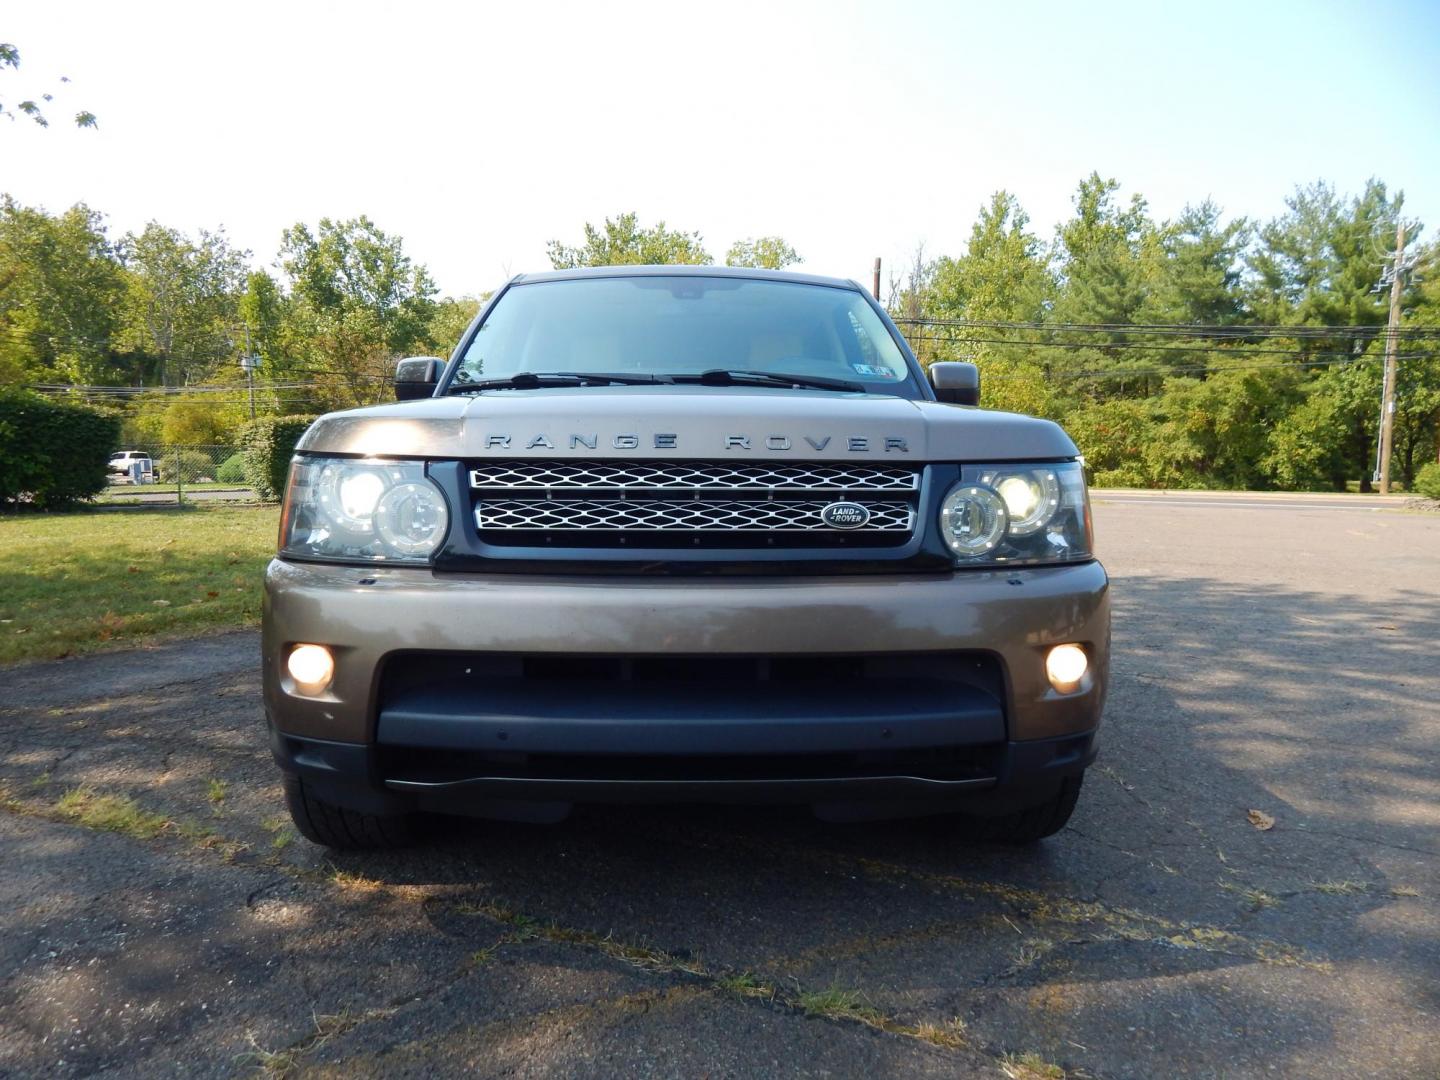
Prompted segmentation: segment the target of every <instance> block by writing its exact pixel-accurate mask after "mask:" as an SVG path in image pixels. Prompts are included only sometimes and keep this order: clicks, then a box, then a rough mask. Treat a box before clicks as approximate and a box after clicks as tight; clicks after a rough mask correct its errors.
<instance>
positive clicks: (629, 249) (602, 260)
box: [545, 211, 715, 270]
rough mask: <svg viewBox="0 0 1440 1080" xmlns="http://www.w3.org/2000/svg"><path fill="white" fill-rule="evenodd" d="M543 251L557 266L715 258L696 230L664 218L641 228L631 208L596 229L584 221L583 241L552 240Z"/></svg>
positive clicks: (706, 261)
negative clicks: (682, 228) (667, 222)
mask: <svg viewBox="0 0 1440 1080" xmlns="http://www.w3.org/2000/svg"><path fill="white" fill-rule="evenodd" d="M545 253H546V254H547V255H548V256H549V257H550V264H551V265H552V266H554V267H555V269H557V270H568V269H570V268H572V267H576V266H637V265H638V266H661V265H664V266H668V265H675V264H701V265H709V264H710V263H712V262H714V261H715V260H714V259H712V258H711V257H710V255H709V253H708V252H706V250H705V243H704V240H703V239H702V238H701V236H700V234H699V233H698V232H693V233H691V232H680V231H677V230H673V229H669V228H667V227H666V226H665V222H663V221H660V222H657V223H656V224H655V225H653V226H651V227H650V228H648V229H647V228H642V227H641V226H640V223H639V217H638V216H637V215H636V214H635V213H634V212H633V211H632V212H630V213H628V214H621V215H620V216H619V217H617V218H615V219H614V220H611V219H610V218H608V217H607V218H606V219H605V224H604V225H603V226H601V227H600V228H598V229H597V228H596V227H595V226H594V225H591V224H590V223H589V222H588V221H587V222H586V223H585V241H584V243H582V244H580V245H579V246H576V247H569V246H567V245H565V244H563V243H561V242H560V241H559V240H551V241H550V242H549V243H548V244H546V245H545Z"/></svg>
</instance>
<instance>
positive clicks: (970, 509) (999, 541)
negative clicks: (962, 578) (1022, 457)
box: [940, 461, 1092, 566]
mask: <svg viewBox="0 0 1440 1080" xmlns="http://www.w3.org/2000/svg"><path fill="white" fill-rule="evenodd" d="M940 535H941V536H942V537H944V539H945V543H946V544H947V545H949V547H950V550H951V551H952V552H953V553H954V555H955V561H956V563H957V564H959V565H962V566H976V565H982V566H983V565H987V564H995V563H1010V564H1013V563H1053V562H1079V561H1082V560H1084V559H1089V558H1090V557H1091V555H1092V552H1091V550H1090V549H1091V527H1090V503H1089V500H1088V498H1087V497H1086V494H1085V472H1084V470H1083V469H1082V468H1081V466H1080V463H1079V462H1078V461H1061V462H1055V463H1053V464H1041V465H1036V464H1026V465H965V466H962V467H961V470H960V482H959V483H958V484H956V485H955V486H954V487H953V488H951V489H950V491H949V493H948V494H947V495H946V496H945V501H944V502H943V503H941V504H940Z"/></svg>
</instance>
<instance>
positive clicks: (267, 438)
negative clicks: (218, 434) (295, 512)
mask: <svg viewBox="0 0 1440 1080" xmlns="http://www.w3.org/2000/svg"><path fill="white" fill-rule="evenodd" d="M314 422H315V417H313V416H262V417H260V418H259V419H258V420H251V421H250V423H248V424H246V425H245V427H244V428H243V429H242V430H241V432H240V457H241V460H242V461H243V462H244V464H245V480H246V482H247V483H249V485H250V486H251V487H252V488H254V489H255V494H256V495H258V496H260V498H262V499H266V500H268V501H270V502H274V501H275V500H276V499H278V498H280V496H281V495H282V494H283V493H284V491H285V477H286V475H287V474H288V473H289V472H290V457H291V455H293V454H294V453H295V444H296V443H297V442H299V441H300V436H301V435H304V434H305V430H306V429H307V428H308V427H309V426H310V425H311V424H312V423H314Z"/></svg>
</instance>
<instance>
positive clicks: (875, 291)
mask: <svg viewBox="0 0 1440 1080" xmlns="http://www.w3.org/2000/svg"><path fill="white" fill-rule="evenodd" d="M870 295H871V296H873V297H875V299H876V300H879V299H880V256H879V255H876V256H875V282H874V284H872V285H871V286H870Z"/></svg>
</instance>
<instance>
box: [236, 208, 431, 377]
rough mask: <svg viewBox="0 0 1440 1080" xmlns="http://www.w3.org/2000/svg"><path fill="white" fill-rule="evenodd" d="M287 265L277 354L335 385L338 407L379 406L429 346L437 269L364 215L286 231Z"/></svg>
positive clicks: (294, 367)
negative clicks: (410, 357)
mask: <svg viewBox="0 0 1440 1080" xmlns="http://www.w3.org/2000/svg"><path fill="white" fill-rule="evenodd" d="M281 260H282V261H281V265H282V267H283V268H284V270H285V273H286V276H287V277H288V279H289V299H288V302H287V303H286V304H285V305H284V307H283V317H282V329H281V333H280V335H279V342H278V343H277V348H278V350H279V351H280V352H282V353H283V354H284V355H285V357H286V363H287V364H288V365H289V366H290V370H293V371H295V372H298V373H301V374H305V375H307V376H309V377H310V378H312V379H313V380H314V381H316V382H319V383H321V384H322V385H324V386H326V387H328V392H329V393H330V394H331V395H332V399H333V401H335V402H339V403H363V402H369V401H374V400H377V399H378V398H379V397H380V396H381V395H382V393H383V388H384V385H385V384H386V383H388V381H389V379H390V377H391V375H392V372H393V369H394V362H395V360H396V359H397V358H398V357H400V356H404V355H406V354H408V353H412V352H415V351H417V350H418V349H419V348H421V347H423V346H424V345H426V344H427V343H428V335H429V328H430V321H431V319H432V318H433V317H434V314H435V302H434V299H433V297H434V295H435V291H436V290H435V284H434V282H433V281H432V280H431V278H430V273H429V271H428V270H426V269H425V267H424V266H422V265H420V264H418V263H415V262H413V261H412V260H411V259H410V257H409V256H408V255H406V254H405V250H404V242H403V241H402V240H401V238H400V237H398V236H390V235H387V234H386V233H385V232H383V231H382V230H381V229H380V228H379V227H378V226H376V225H375V223H374V222H372V221H371V220H370V219H369V218H367V217H363V216H362V217H358V218H354V219H352V220H350V221H332V220H331V219H330V218H322V219H321V221H320V224H319V227H318V230H317V231H315V232H312V231H311V230H310V228H309V227H308V226H306V225H305V224H303V223H302V224H297V225H295V226H294V227H292V228H289V229H286V230H285V233H284V235H283V238H282V243H281ZM252 284H253V282H252Z"/></svg>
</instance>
